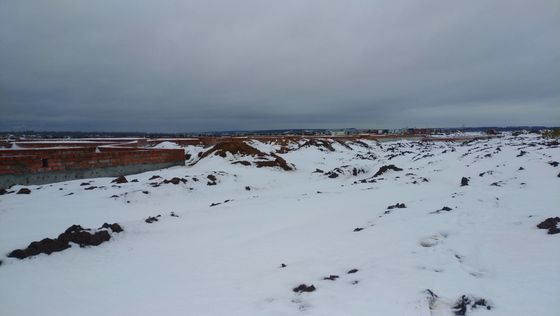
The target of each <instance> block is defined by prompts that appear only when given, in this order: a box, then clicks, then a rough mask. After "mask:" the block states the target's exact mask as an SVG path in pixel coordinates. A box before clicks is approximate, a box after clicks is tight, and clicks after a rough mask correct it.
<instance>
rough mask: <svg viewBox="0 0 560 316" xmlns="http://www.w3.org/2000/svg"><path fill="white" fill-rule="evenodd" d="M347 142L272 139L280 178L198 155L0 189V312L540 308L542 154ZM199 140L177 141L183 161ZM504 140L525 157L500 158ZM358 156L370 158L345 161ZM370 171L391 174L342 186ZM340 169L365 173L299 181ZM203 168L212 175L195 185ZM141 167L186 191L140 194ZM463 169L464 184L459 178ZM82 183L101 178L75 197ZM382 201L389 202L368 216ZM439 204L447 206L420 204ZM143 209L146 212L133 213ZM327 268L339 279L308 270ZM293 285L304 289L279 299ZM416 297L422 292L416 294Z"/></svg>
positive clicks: (546, 276) (554, 184) (549, 268)
mask: <svg viewBox="0 0 560 316" xmlns="http://www.w3.org/2000/svg"><path fill="white" fill-rule="evenodd" d="M364 142H365V143H366V144H368V145H369V147H370V148H365V147H362V146H360V145H358V144H352V143H348V145H349V146H350V147H351V149H348V148H346V147H344V146H343V145H340V144H336V143H335V144H333V147H334V148H335V149H336V150H335V151H334V152H330V151H322V150H320V149H319V148H317V147H313V146H312V147H303V148H300V149H298V150H295V148H297V146H290V148H292V149H294V150H292V151H290V152H288V153H286V154H280V156H282V157H283V158H284V159H286V161H287V162H288V163H293V164H295V166H296V170H295V171H283V170H280V169H277V168H255V167H254V166H243V165H233V164H231V161H232V160H244V159H247V158H246V157H244V158H240V157H238V158H239V159H234V157H226V158H222V157H219V156H209V157H206V158H204V159H201V160H200V161H198V162H196V163H195V164H194V165H190V166H186V167H172V168H168V169H163V170H158V171H152V172H146V173H142V174H138V175H132V176H127V178H128V180H129V181H130V180H132V179H138V180H139V181H138V182H137V183H131V182H129V183H126V184H122V185H118V186H113V184H111V183H110V181H111V180H112V178H95V179H87V180H76V181H68V182H62V183H55V184H52V185H42V186H27V187H28V188H30V189H31V190H32V193H31V194H30V195H16V194H7V195H1V196H0V254H2V257H0V260H2V262H3V263H2V265H0V314H2V315H38V314H40V315H65V314H70V313H75V312H76V311H79V313H80V314H81V315H98V314H103V315H300V314H301V315H453V312H452V306H453V305H454V304H455V303H456V301H457V300H458V299H459V298H460V297H461V296H462V295H469V296H471V297H475V298H484V299H486V300H487V301H488V302H489V303H490V305H491V306H492V309H491V310H486V309H485V308H477V309H471V308H469V309H468V311H467V315H558V306H557V303H558V297H560V252H559V251H558V249H559V248H558V247H559V246H560V234H558V235H547V234H546V231H545V230H540V229H537V228H536V227H535V226H536V225H537V224H538V223H540V222H541V221H543V220H544V219H546V218H548V217H554V216H559V214H558V211H559V209H558V206H559V205H560V194H558V192H560V191H559V189H560V178H559V177H557V175H558V173H559V172H560V168H559V167H553V166H551V165H549V164H548V162H549V161H560V150H559V149H558V147H550V146H545V145H542V143H543V142H544V141H543V140H542V139H540V138H538V137H537V136H535V135H523V136H521V137H505V138H496V139H490V140H478V141H474V142H470V143H468V144H462V143H451V142H445V143H444V142H436V143H423V144H421V143H418V142H412V141H397V142H387V143H382V144H378V143H376V142H374V141H364ZM531 143H535V144H536V145H534V146H532V145H530V144H531ZM162 144H163V143H162ZM250 144H251V145H253V146H254V147H256V148H258V149H259V150H261V151H264V152H266V153H270V152H274V151H276V150H278V149H279V146H278V145H275V144H267V143H261V142H257V141H251V142H250ZM160 145H161V144H160ZM165 146H169V145H168V144H166V145H165ZM497 148H500V150H497ZM453 149H454V151H453ZM203 150H204V149H203V148H202V147H198V146H187V147H185V151H186V152H188V153H191V154H192V155H193V157H198V153H199V152H202V151H203ZM521 150H523V151H526V152H527V154H525V155H523V156H520V157H517V155H518V154H519V152H520V151H521ZM444 151H445V153H443V152H444ZM402 152H405V154H402V155H398V156H395V157H394V158H391V159H389V158H390V157H392V154H395V153H402ZM407 152H408V153H407ZM368 154H369V155H373V156H375V157H378V159H376V160H366V159H362V158H359V157H358V155H362V156H361V157H364V156H367V155H368ZM429 154H432V155H433V156H429ZM487 154H490V156H489V157H485V155H487ZM195 160H196V159H193V162H194V161H195ZM387 164H394V165H396V166H398V167H400V168H403V169H404V170H403V171H400V172H397V171H389V172H387V173H386V174H384V175H382V176H379V177H376V178H375V179H376V182H375V183H367V182H366V183H360V180H362V179H369V178H370V177H372V176H373V174H374V173H375V172H377V170H378V169H379V167H381V166H383V165H387ZM345 165H348V166H349V167H347V168H346V169H348V168H350V169H352V167H357V168H363V169H365V171H366V173H365V174H359V175H358V176H357V177H355V176H353V175H352V174H351V173H350V174H348V173H344V174H343V175H341V176H339V177H337V178H335V179H330V178H328V177H327V176H325V175H324V174H321V173H313V171H315V170H316V169H317V168H319V169H322V170H324V171H325V172H327V171H330V170H332V169H335V168H338V167H341V166H345ZM519 167H523V168H524V170H518V169H519ZM346 169H345V170H346ZM488 171H492V172H488ZM482 172H486V173H485V174H484V175H483V176H479V174H480V173H482ZM209 174H213V175H215V176H216V177H217V185H212V186H209V185H207V182H208V180H207V178H206V177H207V175H209ZM153 175H159V176H161V177H162V179H159V181H161V180H163V179H171V178H172V177H182V178H185V179H187V183H185V184H183V183H180V184H178V185H173V184H161V185H160V186H159V187H152V186H150V184H149V183H151V182H159V181H158V180H148V179H149V178H150V177H152V176H153ZM463 176H465V177H470V180H471V181H470V184H469V186H465V187H461V186H460V180H461V177H463ZM193 178H197V179H198V180H199V181H194V179H193ZM421 178H427V179H428V180H429V182H422V181H421V180H420V179H421ZM415 180H416V181H417V183H416V184H414V183H413V182H414V181H415ZM82 182H90V185H93V186H99V187H101V186H102V187H103V188H98V189H94V190H84V188H85V187H86V186H80V184H81V183H82ZM354 182H357V184H354ZM495 182H498V183H499V186H493V185H491V184H492V183H495ZM246 186H248V187H250V190H249V191H248V190H246V189H245V187H246ZM21 187H22V186H16V187H13V188H11V189H10V190H18V189H19V188H21ZM142 191H149V193H148V194H144V193H143V192H142ZM69 193H73V195H68V196H66V194H69ZM113 195H118V197H117V198H112V197H111V196H113ZM226 200H231V201H229V202H226V203H224V201H226ZM212 203H222V204H219V205H216V206H213V207H210V205H211V204H212ZM396 203H405V204H406V208H395V209H392V210H390V212H389V213H388V214H386V211H388V210H387V206H389V205H394V204H396ZM444 206H448V207H450V208H451V211H442V212H439V213H436V212H435V211H437V210H440V209H441V208H442V207H444ZM170 212H174V213H176V214H177V215H179V217H171V216H169V214H170ZM157 214H161V215H162V217H160V220H159V221H158V222H155V223H152V224H147V223H145V222H144V219H146V218H147V217H148V216H154V215H157ZM104 222H109V223H113V222H118V223H120V224H121V225H122V226H123V228H124V229H125V231H124V232H122V233H120V234H113V235H112V239H111V240H110V241H109V242H106V243H104V244H102V245H100V246H97V247H90V248H79V247H77V246H74V247H72V248H71V249H68V250H65V251H63V252H58V253H53V254H51V255H45V254H42V255H39V256H36V257H32V258H28V259H24V260H18V259H14V258H7V257H6V256H5V255H4V254H7V253H9V252H10V251H11V250H14V249H17V248H24V247H26V246H27V245H28V244H29V243H30V242H31V241H35V240H41V239H43V238H45V237H51V238H54V237H56V236H57V235H58V234H59V233H61V232H63V231H64V230H65V229H66V228H68V227H69V226H70V225H72V224H80V225H82V226H84V227H91V228H96V227H99V226H101V224H103V223H104ZM355 228H363V230H361V231H359V232H354V231H353V230H354V229H355ZM282 263H284V264H286V265H287V267H285V268H281V267H280V265H281V264H282ZM354 268H355V269H358V270H359V271H358V272H357V273H354V274H347V271H349V270H350V269H354ZM331 274H334V275H339V276H340V278H338V279H337V280H335V281H330V280H323V278H324V277H326V276H329V275H331ZM354 281H358V283H357V284H353V283H354ZM302 283H305V284H308V285H311V284H313V285H314V286H315V287H316V288H317V290H316V291H314V292H311V293H294V292H293V291H292V288H294V287H296V286H298V285H299V284H302ZM427 289H430V290H431V291H433V292H434V293H435V294H437V295H438V298H437V300H435V302H433V303H432V304H430V300H429V297H428V295H427V294H426V290H427ZM34 302H37V303H34ZM430 305H431V308H430Z"/></svg>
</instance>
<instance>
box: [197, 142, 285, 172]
mask: <svg viewBox="0 0 560 316" xmlns="http://www.w3.org/2000/svg"><path fill="white" fill-rule="evenodd" d="M228 153H230V154H231V155H241V156H251V157H254V158H257V159H262V161H256V162H253V164H254V165H255V166H256V167H257V168H262V167H280V168H282V169H283V170H286V171H291V170H294V168H293V165H290V164H288V163H287V162H286V160H284V158H282V157H280V156H278V155H276V154H274V153H271V154H266V153H264V152H262V151H260V150H258V149H256V148H254V147H252V146H251V145H249V144H247V143H245V142H244V141H242V140H229V141H227V142H222V143H219V144H216V145H215V146H214V147H212V148H211V149H210V150H208V151H206V152H205V153H203V154H202V155H201V156H200V159H203V158H205V157H208V156H210V155H217V156H220V157H222V158H226V157H227V154H228ZM232 164H241V165H244V166H250V165H251V162H249V161H244V160H238V161H234V162H232Z"/></svg>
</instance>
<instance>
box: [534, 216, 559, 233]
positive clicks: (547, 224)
mask: <svg viewBox="0 0 560 316" xmlns="http://www.w3.org/2000/svg"><path fill="white" fill-rule="evenodd" d="M558 223H560V217H549V218H547V219H545V220H544V221H542V222H541V223H540V224H538V225H537V227H538V228H540V229H548V234H549V235H554V234H558V233H560V229H559V228H558Z"/></svg>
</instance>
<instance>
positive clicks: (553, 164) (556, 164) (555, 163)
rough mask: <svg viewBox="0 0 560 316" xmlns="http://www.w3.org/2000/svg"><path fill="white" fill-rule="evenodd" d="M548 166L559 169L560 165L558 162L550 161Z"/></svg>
mask: <svg viewBox="0 0 560 316" xmlns="http://www.w3.org/2000/svg"><path fill="white" fill-rule="evenodd" d="M548 164H549V165H551V166H553V167H558V165H559V163H558V161H550V162H549V163H548Z"/></svg>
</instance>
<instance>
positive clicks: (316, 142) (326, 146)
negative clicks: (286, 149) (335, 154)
mask: <svg viewBox="0 0 560 316" xmlns="http://www.w3.org/2000/svg"><path fill="white" fill-rule="evenodd" d="M303 147H317V148H319V150H321V151H324V150H328V151H335V149H334V147H333V146H332V142H330V141H328V140H326V139H310V140H308V141H306V142H305V143H303V144H302V145H300V146H299V148H303ZM299 148H298V149H299Z"/></svg>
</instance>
